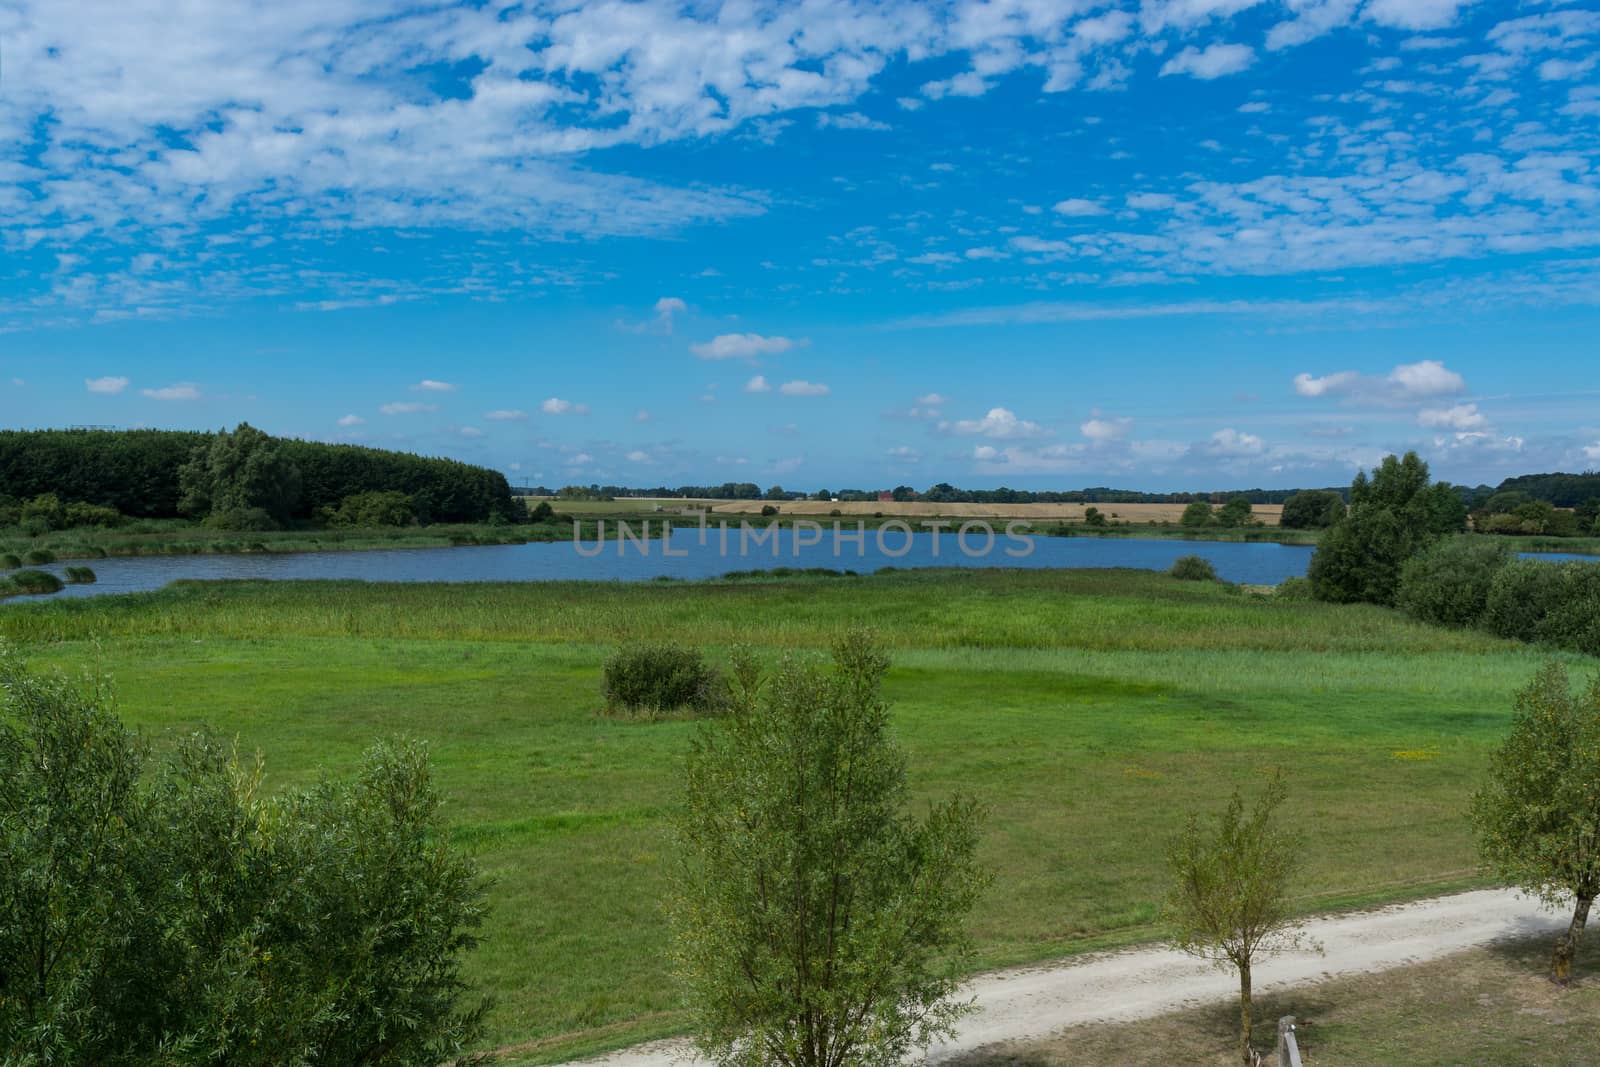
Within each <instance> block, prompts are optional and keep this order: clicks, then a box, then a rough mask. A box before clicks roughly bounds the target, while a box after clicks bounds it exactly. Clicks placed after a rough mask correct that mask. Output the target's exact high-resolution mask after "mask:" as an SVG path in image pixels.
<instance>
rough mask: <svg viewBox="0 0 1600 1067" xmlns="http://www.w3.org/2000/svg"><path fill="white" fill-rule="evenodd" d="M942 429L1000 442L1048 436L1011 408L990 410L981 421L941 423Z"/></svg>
mask: <svg viewBox="0 0 1600 1067" xmlns="http://www.w3.org/2000/svg"><path fill="white" fill-rule="evenodd" d="M940 428H941V429H948V430H950V431H952V432H954V433H959V434H978V435H981V436H983V437H993V438H997V439H1000V440H1006V439H1011V438H1028V437H1044V436H1046V431H1045V429H1044V427H1042V426H1040V425H1039V424H1038V423H1036V422H1029V421H1028V420H1027V419H1019V418H1017V415H1016V412H1014V411H1012V410H1011V409H1009V408H990V409H989V411H988V414H986V415H984V417H983V418H981V419H960V420H958V421H956V422H948V423H941V424H940Z"/></svg>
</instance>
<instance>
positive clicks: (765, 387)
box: [744, 374, 772, 393]
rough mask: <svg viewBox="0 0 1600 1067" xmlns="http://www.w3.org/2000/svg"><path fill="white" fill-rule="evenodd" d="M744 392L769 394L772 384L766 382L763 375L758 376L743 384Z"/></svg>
mask: <svg viewBox="0 0 1600 1067" xmlns="http://www.w3.org/2000/svg"><path fill="white" fill-rule="evenodd" d="M744 391H745V392H747V393H770V392H772V384H771V383H770V382H768V381H767V379H766V376H765V375H762V374H758V375H756V376H755V377H754V378H751V379H750V380H749V381H748V382H745V383H744Z"/></svg>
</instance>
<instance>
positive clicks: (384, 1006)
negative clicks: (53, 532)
mask: <svg viewBox="0 0 1600 1067" xmlns="http://www.w3.org/2000/svg"><path fill="white" fill-rule="evenodd" d="M439 802H440V800H439V795H438V793H437V791H436V790H435V789H434V788H433V786H432V783H431V781H430V777H429V772H428V761H427V755H426V751H425V749H423V748H422V747H421V746H420V745H415V744H398V745H378V746H376V747H375V748H374V749H372V751H371V752H370V753H369V754H368V755H367V757H366V759H365V761H364V762H363V764H362V767H361V769H360V771H359V773H358V774H357V775H356V776H355V777H354V778H352V779H346V780H338V779H324V780H323V781H322V782H321V783H319V784H317V785H315V786H313V787H311V788H309V789H304V790H299V791H291V792H286V793H279V794H276V795H272V796H269V795H267V794H266V792H265V791H264V790H263V789H262V778H261V768H260V763H259V761H254V762H252V761H248V760H241V759H240V758H239V756H238V754H237V752H233V751H230V750H228V749H226V748H224V747H223V746H222V745H220V744H218V743H217V742H216V741H214V740H212V739H210V738H209V737H206V736H204V735H198V736H195V737H191V738H187V739H184V740H182V741H181V742H180V743H179V744H178V745H177V746H176V748H175V750H174V751H173V753H172V754H171V755H170V756H169V757H167V758H165V759H163V760H162V761H161V762H160V763H159V764H158V763H156V762H155V761H153V760H152V759H151V758H150V755H149V752H148V751H147V749H146V747H145V746H144V745H143V744H141V743H140V742H139V740H138V739H137V738H136V737H135V736H134V735H133V734H131V733H130V732H129V731H128V730H127V729H126V728H125V727H124V726H123V725H122V724H121V722H120V721H119V720H118V718H117V716H116V713H115V706H114V703H113V697H112V694H111V693H110V691H109V690H108V689H107V688H105V687H104V686H103V685H100V684H96V683H91V684H86V685H81V686H80V685H75V684H73V683H71V682H69V681H68V680H66V679H64V678H62V677H59V676H44V675H38V674H35V673H33V672H30V671H28V670H27V669H26V667H25V666H24V665H23V664H22V663H21V662H20V661H18V660H17V658H16V657H15V655H14V654H13V653H11V652H10V651H8V650H5V649H0V1048H3V1049H5V1050H6V1059H5V1062H6V1063H8V1064H9V1063H19V1064H21V1063H93V1064H104V1065H107V1067H136V1065H144V1064H151V1063H161V1064H164V1065H167V1067H201V1065H213V1064H217V1063H228V1064H238V1065H241V1067H275V1065H279V1064H285V1063H302V1064H308V1065H312V1064H329V1065H331V1064H354V1063H365V1064H372V1065H375V1067H376V1065H383V1067H435V1065H437V1064H439V1063H440V1062H443V1061H445V1060H449V1059H452V1058H453V1057H457V1056H459V1055H460V1054H461V1053H462V1051H463V1050H464V1049H465V1048H466V1047H468V1046H469V1045H470V1044H471V1043H472V1042H474V1041H475V1040H476V1039H477V1038H478V1037H479V1036H480V1035H481V1033H482V1030H483V1015H484V1011H485V1005H483V1004H469V1003H467V1001H468V1000H469V999H471V998H470V997H469V996H468V993H469V990H468V988H467V986H466V984H465V981H464V980H463V978H462V976H461V962H462V956H463V955H464V954H465V953H466V951H468V950H469V949H470V948H472V947H473V946H474V945H475V944H476V943H477V941H478V936H477V929H478V927H479V926H480V925H481V923H482V920H483V914H484V908H483V894H484V883H483V881H482V879H481V878H480V876H479V875H478V873H477V871H476V869H475V868H474V866H473V865H472V863H471V862H470V861H469V860H467V859H465V858H464V857H462V856H461V855H460V854H459V853H457V852H456V851H455V849H454V848H453V847H452V846H451V844H450V840H449V837H448V834H447V833H446V831H445V827H444V822H443V819H442V817H441V813H440V811H439ZM13 1057H14V1058H13Z"/></svg>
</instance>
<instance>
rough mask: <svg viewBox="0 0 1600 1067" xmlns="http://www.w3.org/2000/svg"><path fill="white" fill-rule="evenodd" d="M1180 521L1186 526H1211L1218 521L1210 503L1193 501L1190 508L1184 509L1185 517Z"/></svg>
mask: <svg viewBox="0 0 1600 1067" xmlns="http://www.w3.org/2000/svg"><path fill="white" fill-rule="evenodd" d="M1178 521H1179V522H1181V523H1182V524H1183V525H1185V526H1210V525H1211V524H1212V523H1213V522H1215V521H1216V514H1215V513H1214V512H1213V511H1212V510H1211V505H1210V504H1209V503H1208V502H1206V501H1204V500H1192V501H1190V502H1189V506H1188V507H1186V508H1184V509H1183V517H1182V518H1181V519H1179V520H1178Z"/></svg>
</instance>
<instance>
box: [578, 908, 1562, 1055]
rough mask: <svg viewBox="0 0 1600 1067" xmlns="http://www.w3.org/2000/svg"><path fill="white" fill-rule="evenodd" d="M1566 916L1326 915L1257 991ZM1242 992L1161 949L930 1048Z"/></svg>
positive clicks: (1032, 975)
mask: <svg viewBox="0 0 1600 1067" xmlns="http://www.w3.org/2000/svg"><path fill="white" fill-rule="evenodd" d="M1566 918H1567V917H1566V916H1562V915H1557V914H1554V913H1552V912H1549V911H1544V910H1541V908H1540V906H1539V904H1538V902H1537V901H1534V900H1531V899H1529V898H1527V897H1522V896H1519V895H1517V894H1515V893H1512V892H1510V891H1508V890H1500V889H1490V890H1479V891H1476V892H1471V893H1458V894H1454V895H1451V896H1447V897H1435V898H1433V899H1431V900H1421V901H1417V902H1415V903H1412V904H1402V905H1396V906H1394V907H1390V908H1383V909H1381V910H1377V911H1365V912H1353V913H1349V914H1344V915H1334V916H1329V917H1326V918H1320V919H1316V920H1313V921H1312V922H1311V923H1310V924H1308V930H1309V932H1310V934H1311V936H1312V937H1314V938H1315V939H1316V940H1318V941H1320V942H1321V943H1322V945H1323V947H1324V948H1325V950H1326V953H1325V954H1324V955H1321V956H1318V955H1315V954H1312V953H1295V954H1292V955H1285V956H1279V957H1276V958H1274V959H1271V960H1267V961H1265V962H1264V963H1260V964H1258V965H1257V967H1256V969H1255V989H1256V991H1257V992H1261V991H1265V990H1272V989H1280V988H1283V987H1286V986H1296V985H1304V984H1307V983H1310V982H1315V981H1318V980H1320V979H1323V978H1333V977H1337V976H1339V975H1348V974H1359V973H1365V972H1373V971H1384V970H1388V969H1390V968H1393V967H1400V966H1404V965H1406V964H1411V963H1421V962H1424V961H1427V960H1432V959H1437V958H1439V957H1441V956H1447V955H1449V954H1451V953H1453V952H1459V951H1461V950H1463V949H1468V948H1473V947H1476V946H1479V945H1484V944H1488V943H1489V942H1492V941H1498V940H1501V939H1504V938H1508V937H1519V936H1527V935H1532V934H1548V935H1551V936H1553V935H1554V932H1555V931H1556V930H1557V929H1559V928H1560V927H1562V926H1564V925H1565V923H1566ZM1236 983H1237V979H1235V978H1234V976H1233V975H1232V974H1230V973H1225V972H1222V971H1219V970H1217V969H1216V968H1214V967H1212V966H1210V965H1208V964H1206V963H1204V962H1202V961H1199V960H1194V959H1191V958H1190V957H1188V956H1184V955H1182V954H1180V953H1176V952H1172V951H1170V950H1168V949H1163V948H1140V949H1131V950H1128V951H1125V952H1114V953H1105V954H1101V955H1096V956H1088V957H1083V958H1080V959H1075V960H1073V961H1071V962H1068V963H1061V964H1053V965H1050V966H1044V967H1029V968H1024V969H1020V970H1013V971H999V972H995V973H993V974H985V975H979V976H978V977H977V978H975V979H973V981H972V984H971V985H970V986H969V987H968V988H969V991H970V993H971V995H973V996H975V997H976V998H977V1003H978V1011H977V1012H976V1013H974V1014H972V1015H970V1016H968V1017H967V1018H966V1019H965V1020H964V1021H963V1023H962V1026H961V1031H960V1033H959V1034H957V1035H956V1038H955V1039H954V1040H953V1041H951V1042H948V1043H945V1044H941V1045H936V1046H934V1047H933V1048H932V1049H930V1050H929V1055H928V1058H929V1059H930V1060H941V1059H949V1058H950V1057H952V1056H956V1055H959V1054H961V1053H964V1052H970V1051H971V1050H973V1049H976V1048H980V1047H982V1046H984V1045H993V1044H997V1043H999V1042H1002V1041H1028V1040H1038V1039H1040V1038H1045V1037H1049V1036H1050V1035H1052V1034H1054V1033H1057V1032H1059V1031H1061V1030H1064V1029H1066V1028H1068V1027H1071V1026H1078V1025H1081V1024H1084V1023H1096V1022H1125V1021H1128V1020H1131V1019H1140V1018H1148V1017H1150V1016H1153V1015H1160V1014H1163V1013H1166V1012H1169V1011H1173V1010H1175V1009H1177V1008H1182V1007H1185V1006H1187V1005H1190V1004H1194V1003H1196V1002H1201V1001H1208V1000H1220V999H1224V998H1227V997H1231V996H1233V995H1235V994H1236V992H1237V989H1238V986H1237V984H1236ZM583 1062H585V1063H586V1064H589V1065H595V1067H599V1065H604V1067H668V1065H670V1064H674V1063H680V1064H688V1063H692V1062H695V1057H694V1056H693V1054H692V1052H691V1051H690V1049H689V1046H688V1045H687V1044H686V1043H684V1042H681V1041H658V1042H654V1043H652V1044H648V1045H640V1046H638V1047H636V1048H631V1049H624V1050H622V1051H621V1052H615V1053H612V1054H611V1055H608V1056H602V1057H600V1058H598V1059H594V1060H588V1061H583Z"/></svg>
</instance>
